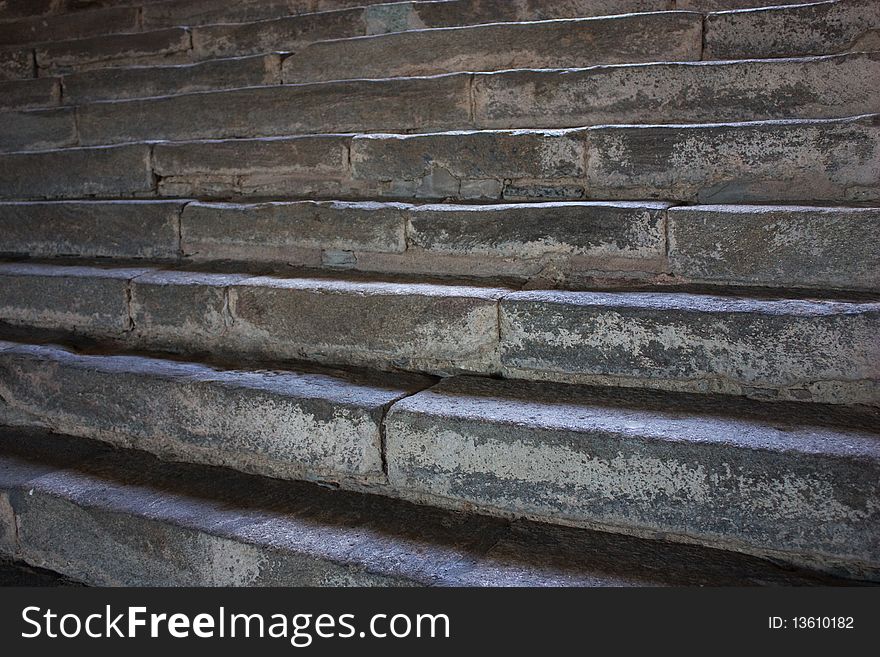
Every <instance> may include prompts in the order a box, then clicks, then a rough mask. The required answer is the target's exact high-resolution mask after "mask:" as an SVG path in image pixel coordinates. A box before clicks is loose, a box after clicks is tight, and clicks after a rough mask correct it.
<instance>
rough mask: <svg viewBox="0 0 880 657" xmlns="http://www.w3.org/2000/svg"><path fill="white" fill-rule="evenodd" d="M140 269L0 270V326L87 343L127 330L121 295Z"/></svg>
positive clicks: (29, 266)
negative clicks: (56, 332)
mask: <svg viewBox="0 0 880 657" xmlns="http://www.w3.org/2000/svg"><path fill="white" fill-rule="evenodd" d="M144 271H145V270H143V269H101V268H98V267H53V266H49V265H32V264H25V263H22V264H14V263H13V264H0V321H3V322H6V323H8V324H12V325H18V326H25V327H32V328H37V329H58V330H61V331H65V332H69V333H80V334H83V335H86V336H89V337H103V336H109V337H120V336H122V335H123V333H124V332H125V331H128V330H129V329H130V328H131V321H130V319H129V315H128V302H127V298H126V291H127V288H128V284H129V281H130V280H131V279H132V278H134V277H135V276H138V275H140V274H142V273H144Z"/></svg>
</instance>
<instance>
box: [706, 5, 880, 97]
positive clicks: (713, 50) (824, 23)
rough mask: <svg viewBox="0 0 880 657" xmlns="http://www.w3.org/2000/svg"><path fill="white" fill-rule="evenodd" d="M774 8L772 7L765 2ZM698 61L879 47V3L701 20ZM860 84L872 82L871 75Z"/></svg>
mask: <svg viewBox="0 0 880 657" xmlns="http://www.w3.org/2000/svg"><path fill="white" fill-rule="evenodd" d="M771 4H776V3H771ZM705 29H706V35H705V49H704V51H703V59H737V58H744V57H791V56H797V55H822V54H830V53H837V52H847V51H857V50H877V49H878V47H880V3H877V2H876V1H875V0H832V1H829V2H816V3H812V4H803V5H796V6H793V7H785V6H782V7H772V6H771V7H765V8H763V9H757V10H751V11H730V12H720V13H716V14H710V15H709V16H707V17H706V28H705ZM865 83H866V84H874V85H876V84H877V83H878V80H877V78H876V77H875V78H874V79H873V80H872V81H868V80H866V81H865Z"/></svg>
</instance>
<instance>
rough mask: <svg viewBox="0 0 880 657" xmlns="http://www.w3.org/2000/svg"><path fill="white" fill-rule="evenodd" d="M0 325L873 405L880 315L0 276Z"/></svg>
mask: <svg viewBox="0 0 880 657" xmlns="http://www.w3.org/2000/svg"><path fill="white" fill-rule="evenodd" d="M0 321H3V322H6V323H7V324H10V325H15V326H22V327H33V328H35V329H46V330H54V331H60V332H63V333H66V334H75V335H82V336H85V337H89V338H99V339H110V340H112V341H115V342H119V343H124V344H127V345H131V346H132V347H134V348H138V349H160V350H165V351H172V352H184V353H195V352H199V353H229V354H239V355H247V356H252V357H258V358H265V359H277V358H281V359H287V360H303V361H311V362H317V363H322V364H328V365H351V366H369V367H375V368H380V369H402V370H410V371H416V372H424V373H429V374H439V375H447V374H454V373H468V372H470V373H478V374H496V373H502V374H504V375H505V376H509V377H513V378H522V379H533V380H551V381H561V382H566V383H584V384H598V385H609V386H626V387H641V388H658V389H665V390H675V391H687V392H698V393H724V394H733V395H744V396H749V397H754V398H759V399H769V400H793V401H815V402H821V403H831V404H869V405H874V406H878V405H880V365H878V364H880V343H878V341H877V340H876V335H877V333H878V329H880V303H877V302H872V301H859V302H849V301H817V300H789V299H784V298H778V297H769V298H764V297H755V298H745V297H732V296H718V295H705V294H703V295H698V294H693V293H682V292H630V291H620V292H573V291H526V292H514V291H511V290H510V289H504V288H486V287H481V286H473V285H471V286H462V285H455V286H453V285H443V284H437V283H430V284H428V283H410V282H404V281H401V282H384V281H374V280H373V281H371V280H344V279H338V278H329V277H326V278H304V277H298V278H291V277H278V276H277V275H271V276H270V275H266V276H249V275H244V274H220V273H200V272H192V271H173V270H171V271H157V270H152V271H151V270H149V269H105V268H98V267H85V266H83V267H68V266H59V265H47V264H27V263H11V264H4V265H0Z"/></svg>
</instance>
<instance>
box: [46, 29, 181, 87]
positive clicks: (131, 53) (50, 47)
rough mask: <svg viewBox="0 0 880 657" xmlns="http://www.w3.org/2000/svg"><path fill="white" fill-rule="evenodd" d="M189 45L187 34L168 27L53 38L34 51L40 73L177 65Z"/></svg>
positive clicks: (52, 73) (55, 73)
mask: <svg viewBox="0 0 880 657" xmlns="http://www.w3.org/2000/svg"><path fill="white" fill-rule="evenodd" d="M190 48H191V43H190V33H189V32H188V31H187V30H185V29H183V28H171V29H168V30H160V31H156V32H139V33H134V34H111V35H105V36H101V37H91V38H88V39H74V40H71V41H56V42H54V43H47V44H40V45H38V46H37V47H36V49H35V52H36V57H37V67H38V68H39V70H40V75H41V76H42V75H58V74H60V73H69V72H71V71H85V70H89V69H96V68H105V67H108V66H132V65H148V64H180V63H184V62H187V61H189V56H190Z"/></svg>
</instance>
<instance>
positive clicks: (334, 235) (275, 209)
mask: <svg viewBox="0 0 880 657" xmlns="http://www.w3.org/2000/svg"><path fill="white" fill-rule="evenodd" d="M406 216H407V215H406V210H405V206H398V205H396V204H381V203H370V202H365V203H351V202H343V201H333V202H319V201H301V202H293V203H260V204H232V203H191V204H189V205H188V206H187V207H186V209H185V210H184V212H183V215H182V217H181V240H182V243H181V248H182V250H183V254H184V256H186V257H187V258H191V259H193V260H207V261H212V260H226V259H228V260H237V261H243V262H281V263H292V262H293V263H300V264H320V261H321V259H320V255H321V251H323V250H338V251H376V252H388V253H397V252H402V251H404V250H405V249H406V242H405V231H406Z"/></svg>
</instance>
